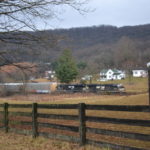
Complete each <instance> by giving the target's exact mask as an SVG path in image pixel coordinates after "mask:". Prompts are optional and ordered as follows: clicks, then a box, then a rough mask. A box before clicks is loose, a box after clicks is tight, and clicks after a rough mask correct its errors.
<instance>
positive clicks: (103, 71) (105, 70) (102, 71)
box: [101, 69, 109, 73]
mask: <svg viewBox="0 0 150 150" xmlns="http://www.w3.org/2000/svg"><path fill="white" fill-rule="evenodd" d="M108 70H109V69H102V70H101V73H107V71H108Z"/></svg>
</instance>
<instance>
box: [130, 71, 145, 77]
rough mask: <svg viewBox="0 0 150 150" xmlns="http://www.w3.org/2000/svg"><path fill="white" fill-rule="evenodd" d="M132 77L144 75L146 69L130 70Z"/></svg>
mask: <svg viewBox="0 0 150 150" xmlns="http://www.w3.org/2000/svg"><path fill="white" fill-rule="evenodd" d="M132 73H133V77H146V76H147V71H146V70H132Z"/></svg>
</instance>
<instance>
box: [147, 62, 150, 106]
mask: <svg viewBox="0 0 150 150" xmlns="http://www.w3.org/2000/svg"><path fill="white" fill-rule="evenodd" d="M147 68H148V97H149V106H150V62H149V63H147Z"/></svg>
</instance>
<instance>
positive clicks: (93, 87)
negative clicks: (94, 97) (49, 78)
mask: <svg viewBox="0 0 150 150" xmlns="http://www.w3.org/2000/svg"><path fill="white" fill-rule="evenodd" d="M57 91H58V92H66V93H69V92H70V93H75V92H89V93H90V92H91V93H104V92H107V93H117V92H119V93H121V92H125V87H124V86H123V85H121V84H59V85H58V86H57Z"/></svg>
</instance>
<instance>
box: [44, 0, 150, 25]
mask: <svg viewBox="0 0 150 150" xmlns="http://www.w3.org/2000/svg"><path fill="white" fill-rule="evenodd" d="M86 7H87V8H89V9H91V10H94V11H90V12H89V13H87V14H86V13H85V14H84V15H81V14H79V13H78V12H77V11H74V10H73V9H71V8H64V10H63V13H62V14H60V15H59V18H60V20H59V21H58V20H57V21H56V20H51V21H50V26H49V25H47V26H46V28H72V27H84V26H93V25H96V26H97V25H104V24H105V25H114V26H118V27H120V26H127V25H139V24H149V23H150V0H91V1H90V2H89V4H88V5H87V6H86Z"/></svg>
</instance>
